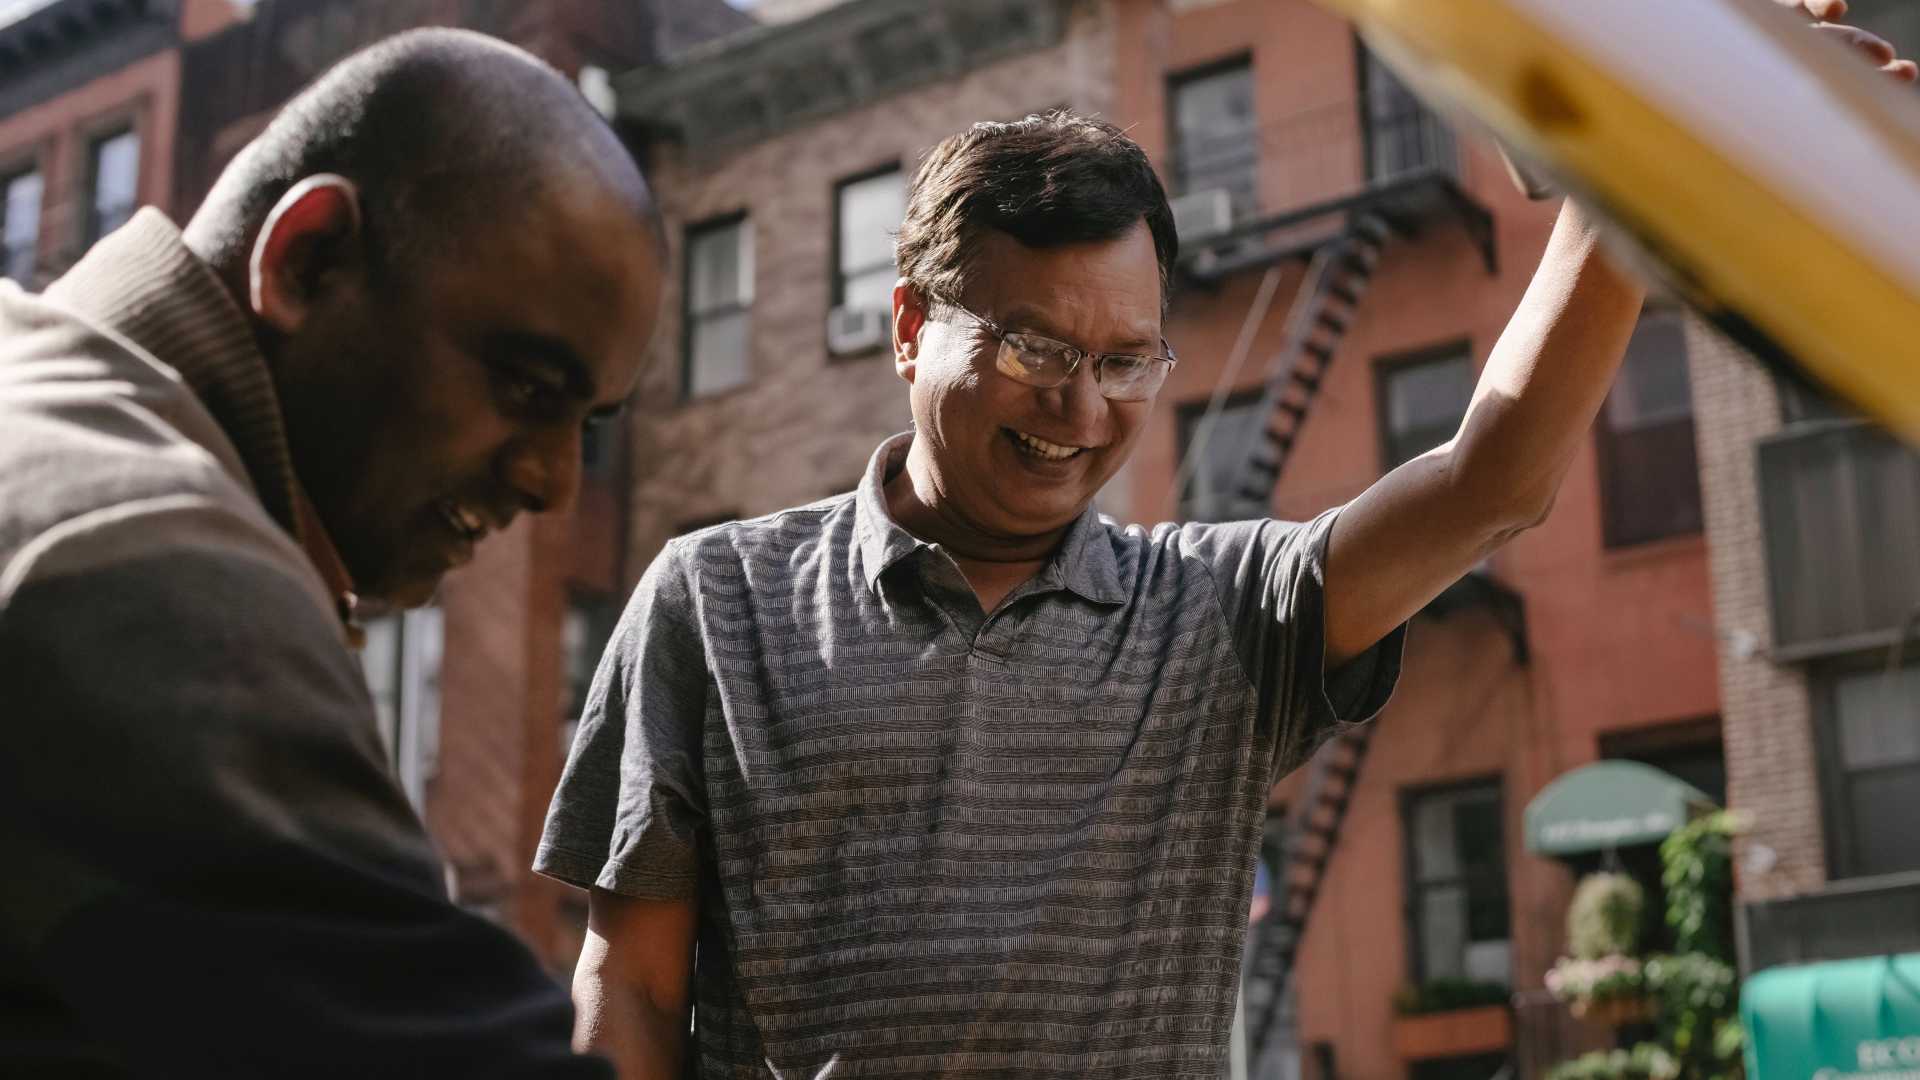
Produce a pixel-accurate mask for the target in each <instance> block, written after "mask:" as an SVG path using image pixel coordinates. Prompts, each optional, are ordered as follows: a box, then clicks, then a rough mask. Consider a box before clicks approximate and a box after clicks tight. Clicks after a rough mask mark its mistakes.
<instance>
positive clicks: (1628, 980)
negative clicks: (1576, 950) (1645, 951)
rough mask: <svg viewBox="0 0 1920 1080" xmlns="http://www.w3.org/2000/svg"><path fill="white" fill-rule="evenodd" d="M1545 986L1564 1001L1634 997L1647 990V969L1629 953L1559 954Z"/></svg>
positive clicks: (1613, 999)
mask: <svg viewBox="0 0 1920 1080" xmlns="http://www.w3.org/2000/svg"><path fill="white" fill-rule="evenodd" d="M1547 990H1548V992H1549V993H1551V994H1553V996H1554V997H1555V998H1556V999H1558V1000H1560V1001H1566V1002H1575V1001H1578V1002H1595V1001H1617V1000H1620V999H1622V998H1637V997H1640V996H1642V995H1643V994H1645V993H1646V991H1647V978H1646V972H1645V971H1644V970H1643V969H1642V968H1641V966H1640V961H1638V960H1636V959H1634V958H1633V957H1631V956H1621V955H1619V954H1617V953H1616V954H1614V955H1612V956H1602V957H1600V958H1598V959H1595V960H1579V959H1575V958H1573V957H1570V956H1569V957H1562V958H1561V960H1560V962H1559V963H1557V964H1555V965H1553V970H1551V971H1549V972H1547Z"/></svg>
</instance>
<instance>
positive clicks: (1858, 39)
mask: <svg viewBox="0 0 1920 1080" xmlns="http://www.w3.org/2000/svg"><path fill="white" fill-rule="evenodd" d="M1814 29H1815V30H1818V31H1820V32H1821V33H1823V34H1831V35H1833V36H1834V37H1837V38H1839V39H1840V40H1841V41H1843V42H1845V43H1846V44H1848V45H1851V46H1853V47H1854V48H1855V49H1857V50H1859V51H1860V52H1861V53H1863V54H1865V56H1866V57H1867V59H1869V60H1871V61H1873V62H1874V63H1875V64H1878V65H1891V64H1893V62H1894V61H1895V60H1896V59H1898V58H1899V55H1900V54H1899V53H1897V52H1895V51H1894V49H1893V46H1892V45H1891V44H1889V43H1888V42H1887V39H1885V38H1883V37H1881V36H1879V35H1878V34H1871V33H1868V32H1867V31H1865V30H1862V29H1860V28H1859V27H1857V26H1842V25H1840V24H1839V23H1821V24H1820V25H1818V26H1816V27H1814Z"/></svg>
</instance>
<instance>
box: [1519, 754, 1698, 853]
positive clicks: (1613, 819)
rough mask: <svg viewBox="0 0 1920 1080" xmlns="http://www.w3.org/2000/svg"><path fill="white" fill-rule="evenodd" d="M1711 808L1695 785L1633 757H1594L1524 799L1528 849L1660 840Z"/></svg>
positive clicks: (1584, 848)
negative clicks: (1624, 759) (1531, 799)
mask: <svg viewBox="0 0 1920 1080" xmlns="http://www.w3.org/2000/svg"><path fill="white" fill-rule="evenodd" d="M1711 809H1713V800H1711V799H1709V798H1707V796H1706V795H1705V794H1703V793H1702V792H1701V791H1700V789H1698V788H1696V787H1693V786H1692V785H1690V784H1688V783H1686V782H1685V781H1682V780H1679V779H1677V778H1675V777H1673V776H1671V775H1669V774H1667V773H1664V772H1661V771H1660V770H1659V769H1656V768H1654V767H1653V766H1651V765H1643V764H1641V763H1640V762H1637V761H1599V762H1595V763H1594V764H1592V765H1587V766H1583V767H1582V768H1578V769H1575V770H1573V771H1572V772H1570V773H1567V774H1565V775H1563V776H1560V777H1558V778H1557V779H1555V780H1554V781H1553V783H1551V784H1548V785H1547V786H1546V787H1545V788H1544V789H1542V790H1541V792H1540V794H1538V795H1536V796H1534V798H1533V801H1532V802H1530V803H1528V804H1527V850H1528V851H1532V852H1535V853H1536V854H1540V855H1579V854H1581V853H1583V852H1588V851H1605V850H1606V849H1608V848H1622V847H1631V846H1633V845H1635V844H1651V843H1657V842H1659V841H1660V840H1664V839H1665V838H1666V836H1667V834H1668V833H1670V832H1672V831H1673V830H1675V829H1677V828H1679V827H1680V826H1681V825H1684V824H1686V822H1687V820H1688V819H1689V818H1691V817H1693V816H1694V815H1696V814H1699V813H1703V812H1705V811H1708V810H1711Z"/></svg>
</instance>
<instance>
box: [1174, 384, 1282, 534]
mask: <svg viewBox="0 0 1920 1080" xmlns="http://www.w3.org/2000/svg"><path fill="white" fill-rule="evenodd" d="M1206 413H1207V406H1206V403H1205V402H1199V403H1195V404H1191V405H1187V406H1185V407H1183V408H1182V409H1181V410H1180V456H1181V463H1182V465H1183V466H1184V465H1185V464H1186V461H1187V459H1188V458H1189V457H1190V456H1191V455H1193V454H1195V453H1198V454H1199V455H1200V461H1199V463H1198V464H1197V465H1195V466H1193V477H1192V479H1191V480H1190V481H1189V482H1188V484H1187V488H1186V492H1185V495H1184V497H1183V498H1182V499H1181V502H1180V516H1181V517H1183V518H1186V519H1188V520H1190V521H1218V520H1221V519H1222V518H1224V517H1227V516H1230V515H1232V514H1233V513H1234V512H1235V510H1236V509H1239V508H1238V505H1237V504H1238V502H1239V499H1238V495H1237V485H1239V484H1240V483H1241V482H1242V478H1243V477H1244V476H1245V475H1246V470H1245V466H1246V463H1247V460H1248V459H1249V458H1250V457H1251V456H1252V455H1253V453H1254V451H1255V450H1257V449H1259V448H1260V445H1261V441H1262V440H1261V432H1262V431H1264V430H1265V426H1266V420H1267V414H1266V411H1265V410H1264V409H1262V408H1261V398H1260V395H1259V394H1243V395H1237V396H1235V397H1231V398H1228V399H1227V402H1226V404H1225V405H1224V406H1223V407H1222V408H1221V410H1220V412H1219V413H1217V414H1215V417H1214V420H1213V423H1212V425H1211V426H1210V427H1208V428H1207V429H1206V430H1205V431H1204V432H1203V431H1202V424H1203V421H1204V420H1205V417H1206ZM1256 509H1257V508H1256ZM1243 512H1245V511H1244V510H1243Z"/></svg>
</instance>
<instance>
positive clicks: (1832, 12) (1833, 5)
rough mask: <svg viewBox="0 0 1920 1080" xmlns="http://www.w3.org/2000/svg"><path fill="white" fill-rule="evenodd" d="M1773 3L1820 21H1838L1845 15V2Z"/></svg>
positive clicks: (1787, 0)
mask: <svg viewBox="0 0 1920 1080" xmlns="http://www.w3.org/2000/svg"><path fill="white" fill-rule="evenodd" d="M1774 3H1776V4H1779V5H1780V6H1781V7H1789V8H1794V9H1795V10H1798V11H1804V12H1806V13H1807V14H1808V15H1811V16H1813V17H1814V18H1816V19H1821V20H1826V19H1838V18H1840V17H1841V16H1843V15H1845V14H1846V13H1847V0H1774Z"/></svg>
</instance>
